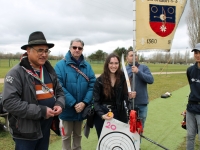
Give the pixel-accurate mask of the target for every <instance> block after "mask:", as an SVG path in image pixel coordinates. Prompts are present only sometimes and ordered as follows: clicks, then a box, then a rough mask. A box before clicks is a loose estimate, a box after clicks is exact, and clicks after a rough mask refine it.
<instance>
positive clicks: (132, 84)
mask: <svg viewBox="0 0 200 150" xmlns="http://www.w3.org/2000/svg"><path fill="white" fill-rule="evenodd" d="M135 47H136V0H133V66H135ZM131 90H132V91H135V73H132V83H131ZM132 106H133V110H134V99H132Z"/></svg>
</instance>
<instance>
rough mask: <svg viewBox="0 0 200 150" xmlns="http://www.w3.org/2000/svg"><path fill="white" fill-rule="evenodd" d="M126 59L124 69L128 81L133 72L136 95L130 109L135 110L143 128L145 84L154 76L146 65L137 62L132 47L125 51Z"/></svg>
mask: <svg viewBox="0 0 200 150" xmlns="http://www.w3.org/2000/svg"><path fill="white" fill-rule="evenodd" d="M133 55H135V66H133ZM126 60H127V62H128V65H127V66H126V69H127V72H128V76H129V78H130V81H132V76H133V73H134V74H135V91H136V93H137V95H136V97H135V99H134V108H132V109H134V110H136V111H137V113H138V117H139V118H140V119H141V121H142V127H143V128H144V125H145V121H146V118H147V111H148V103H149V97H148V91H147V84H152V83H153V82H154V78H153V76H152V74H151V72H150V70H149V68H148V67H147V66H146V65H143V64H139V62H138V56H137V54H136V53H133V50H132V49H129V50H128V51H127V55H126ZM132 107H133V106H132Z"/></svg>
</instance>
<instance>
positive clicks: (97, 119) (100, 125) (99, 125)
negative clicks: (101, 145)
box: [94, 106, 119, 139]
mask: <svg viewBox="0 0 200 150" xmlns="http://www.w3.org/2000/svg"><path fill="white" fill-rule="evenodd" d="M101 108H102V110H103V111H104V113H105V114H106V113H108V111H109V110H108V108H106V106H102V107H101ZM112 112H113V114H114V118H115V119H117V120H119V115H118V112H117V109H112ZM103 124H104V120H103V119H102V118H101V117H99V115H97V114H96V115H95V118H94V125H95V129H96V132H97V136H98V139H99V137H100V135H101V130H102V128H103Z"/></svg>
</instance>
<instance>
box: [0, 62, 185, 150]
mask: <svg viewBox="0 0 200 150" xmlns="http://www.w3.org/2000/svg"><path fill="white" fill-rule="evenodd" d="M55 63H56V61H52V65H55ZM12 64H13V65H14V62H13V63H12ZM1 65H3V61H2V60H1ZM91 65H92V67H93V70H94V72H95V73H96V74H100V73H101V72H102V70H103V64H91ZM147 65H148V66H149V67H150V70H151V71H152V72H160V71H161V70H162V69H163V70H162V71H163V72H166V71H167V72H173V71H174V72H179V71H186V69H187V68H188V66H186V65H172V64H170V65H165V64H147ZM10 68H11V67H0V70H1V72H0V78H2V77H4V76H5V74H6V73H7V72H8V70H9V69H10ZM187 84H188V83H187V79H186V75H185V74H165V75H154V84H152V85H148V91H149V99H150V104H151V103H152V102H153V100H155V99H157V98H159V97H160V95H161V94H164V93H165V92H173V91H175V90H178V89H179V88H182V87H184V86H186V85H187ZM2 88H3V84H0V91H2ZM184 94H187V93H184ZM151 101H152V102H151ZM158 105H159V104H158ZM183 109H184V108H183ZM164 113H166V112H165V111H161V112H159V113H156V114H152V115H155V116H158V115H162V114H163V115H165V114H164ZM178 118H179V117H178ZM0 121H3V119H2V118H1V117H0ZM178 121H179V120H178ZM180 121H181V120H180ZM151 130H152V129H151ZM173 132H176V131H173ZM155 134H156V133H155ZM148 136H149V135H148ZM89 138H90V140H87V139H83V141H82V143H83V144H82V145H83V150H93V149H91V145H93V147H96V146H95V144H96V143H97V138H96V133H95V129H93V130H92V133H91V135H90V137H89ZM154 140H155V139H154ZM0 141H1V143H0V149H2V150H13V149H14V142H13V140H12V138H11V136H10V134H9V133H8V132H5V131H3V130H2V129H0ZM56 141H57V142H60V137H58V136H56V135H55V134H54V133H52V134H51V143H55V142H56ZM2 143H4V144H2ZM52 145H53V144H52ZM181 145H182V147H179V148H178V147H177V150H183V149H185V147H184V145H185V142H184V139H183V143H182V144H181ZM52 147H53V146H52ZM152 150H154V149H152Z"/></svg>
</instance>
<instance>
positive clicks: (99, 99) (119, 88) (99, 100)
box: [93, 74, 128, 123]
mask: <svg viewBox="0 0 200 150" xmlns="http://www.w3.org/2000/svg"><path fill="white" fill-rule="evenodd" d="M120 79H121V80H120V83H119V84H118V85H116V86H115V87H114V92H115V97H116V99H115V103H116V106H117V111H118V114H119V118H120V119H119V121H122V122H124V123H127V121H128V118H127V114H126V109H125V106H124V101H125V102H126V103H127V101H128V94H127V93H128V92H127V90H126V89H127V86H126V80H125V76H124V74H122V76H121V78H120ZM102 80H103V79H102V76H100V77H98V78H97V80H96V82H95V85H94V90H93V100H94V108H95V112H96V113H97V114H98V115H99V116H100V117H101V116H102V115H104V114H105V113H104V111H103V110H102V107H101V106H102V105H103V104H107V101H106V100H105V95H104V93H103V83H102Z"/></svg>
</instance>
